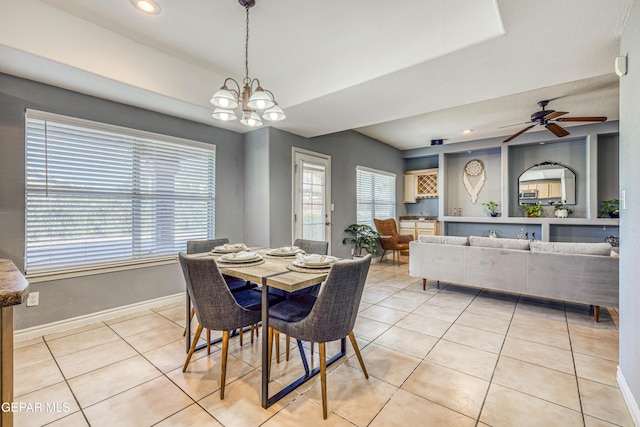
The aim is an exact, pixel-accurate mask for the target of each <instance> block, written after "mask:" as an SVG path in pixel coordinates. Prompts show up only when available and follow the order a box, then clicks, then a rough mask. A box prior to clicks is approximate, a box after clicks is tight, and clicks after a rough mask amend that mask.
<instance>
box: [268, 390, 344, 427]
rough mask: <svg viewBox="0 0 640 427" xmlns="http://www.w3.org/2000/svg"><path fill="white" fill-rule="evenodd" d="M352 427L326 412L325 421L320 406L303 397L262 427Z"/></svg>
mask: <svg viewBox="0 0 640 427" xmlns="http://www.w3.org/2000/svg"><path fill="white" fill-rule="evenodd" d="M299 426H304V427H326V426H331V427H333V426H336V427H353V424H351V423H350V422H349V421H347V420H345V419H344V418H342V417H340V416H339V415H336V414H335V413H334V412H332V411H331V407H329V408H328V411H327V419H326V420H325V419H323V418H322V405H320V404H318V403H315V402H312V401H311V400H309V399H307V398H305V397H304V396H299V397H298V398H296V400H294V401H293V402H291V403H290V404H288V405H287V406H285V407H284V409H282V410H281V411H279V412H278V413H277V414H275V415H274V416H273V417H272V418H270V419H269V420H268V421H267V422H266V423H264V424H262V427H299Z"/></svg>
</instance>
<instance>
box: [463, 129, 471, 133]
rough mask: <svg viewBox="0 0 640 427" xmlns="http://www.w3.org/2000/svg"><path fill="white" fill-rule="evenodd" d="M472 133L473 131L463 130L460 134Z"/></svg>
mask: <svg viewBox="0 0 640 427" xmlns="http://www.w3.org/2000/svg"><path fill="white" fill-rule="evenodd" d="M471 132H473V129H465V130H463V131H462V133H471Z"/></svg>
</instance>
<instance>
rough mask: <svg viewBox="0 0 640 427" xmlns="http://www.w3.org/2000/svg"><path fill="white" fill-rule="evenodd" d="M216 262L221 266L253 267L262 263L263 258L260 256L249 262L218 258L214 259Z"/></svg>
mask: <svg viewBox="0 0 640 427" xmlns="http://www.w3.org/2000/svg"><path fill="white" fill-rule="evenodd" d="M216 262H217V263H218V265H219V266H221V267H254V266H256V265H260V264H264V259H262V258H260V259H258V260H255V261H251V262H226V261H223V260H221V259H220V258H218V259H216Z"/></svg>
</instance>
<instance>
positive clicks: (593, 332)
mask: <svg viewBox="0 0 640 427" xmlns="http://www.w3.org/2000/svg"><path fill="white" fill-rule="evenodd" d="M599 325H600V324H599V323H595V322H593V321H592V322H591V325H576V324H574V323H569V333H570V334H572V335H573V334H578V335H584V336H587V337H590V338H597V339H601V340H607V341H613V342H615V343H617V342H618V341H619V331H618V329H609V328H602V329H601V328H600V327H599ZM614 328H615V327H614Z"/></svg>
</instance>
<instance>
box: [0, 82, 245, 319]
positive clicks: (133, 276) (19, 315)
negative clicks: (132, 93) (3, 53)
mask: <svg viewBox="0 0 640 427" xmlns="http://www.w3.org/2000/svg"><path fill="white" fill-rule="evenodd" d="M27 108H32V109H37V110H42V111H48V112H52V113H57V114H64V115H68V116H73V117H78V118H83V119H88V120H95V121H99V122H103V123H110V124H114V125H119V126H125V127H130V128H135V129H141V130H144V131H149V132H156V133H161V134H165V135H171V136H176V137H180V138H186V139H192V140H196V141H202V142H206V143H213V144H216V151H217V154H216V156H217V162H216V169H217V170H216V179H217V181H218V183H220V182H224V185H217V186H216V192H217V194H216V234H218V235H225V236H228V237H229V238H230V239H231V240H232V241H234V240H237V241H240V240H242V238H243V224H242V215H238V212H242V210H243V187H244V183H243V180H244V146H243V138H242V135H239V134H236V133H234V132H229V131H226V130H223V129H219V128H214V127H212V126H206V125H204V124H200V123H194V122H191V121H187V120H182V119H178V118H175V117H170V116H166V115H163V114H159V113H155V112H152V111H147V110H143V109H139V108H135V107H130V106H127V105H122V104H118V103H115V102H110V101H105V100H102V99H98V98H94V97H91V96H87V95H82V94H79V93H76V92H71V91H67V90H64V89H60V88H56V87H53V86H48V85H45V84H41V83H36V82H33V81H29V80H24V79H21V78H18V77H14V76H9V75H6V74H0V171H1V172H0V173H1V175H0V178H1V181H0V257H1V258H8V259H10V260H12V261H13V262H14V263H15V264H16V265H17V266H18V268H20V269H23V264H24V261H23V257H24V245H25V236H24V178H25V171H24V163H25V160H24V148H25V144H24V141H25V138H24V113H25V109H27ZM223 177H224V179H223ZM179 270H180V268H179V266H178V265H177V264H173V265H165V266H158V267H148V268H141V269H136V270H127V271H120V272H117V273H108V274H99V275H92V276H84V277H78V278H73V279H64V280H55V281H48V282H40V283H33V284H31V290H32V291H38V292H40V305H38V306H36V307H29V308H27V307H26V306H25V305H21V306H19V307H18V308H17V309H16V311H15V324H16V328H17V329H22V328H27V327H30V326H34V325H39V324H44V323H49V322H54V321H57V320H61V319H67V318H71V317H75V316H80V315H84V314H89V313H93V312H96V311H102V310H107V309H110V308H114V307H119V306H123V305H127V304H133V303H136V302H140V301H145V300H149V299H154V298H158V297H162V296H166V295H171V294H175V293H178V292H183V291H184V282H183V279H182V277H181V273H180V271H179Z"/></svg>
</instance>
